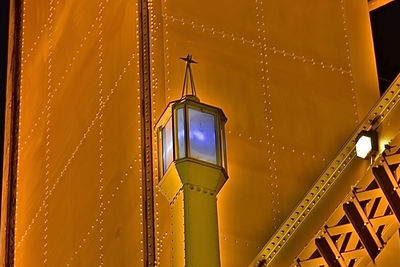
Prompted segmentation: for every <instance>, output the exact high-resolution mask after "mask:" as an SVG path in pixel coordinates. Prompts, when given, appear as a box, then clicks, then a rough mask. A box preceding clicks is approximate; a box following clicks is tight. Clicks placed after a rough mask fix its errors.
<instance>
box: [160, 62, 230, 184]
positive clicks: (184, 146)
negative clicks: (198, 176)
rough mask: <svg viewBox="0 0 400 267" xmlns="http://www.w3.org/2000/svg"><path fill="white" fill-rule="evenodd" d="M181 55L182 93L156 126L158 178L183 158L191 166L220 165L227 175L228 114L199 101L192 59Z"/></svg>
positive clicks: (219, 167)
mask: <svg viewBox="0 0 400 267" xmlns="http://www.w3.org/2000/svg"><path fill="white" fill-rule="evenodd" d="M182 59H184V60H185V61H186V62H187V64H186V71H185V78H184V85H183V90H182V97H181V99H179V100H176V101H172V102H170V103H169V104H168V106H167V108H166V109H165V110H164V112H163V114H162V115H161V117H160V119H159V121H158V122H157V124H156V127H155V128H156V131H157V139H158V140H157V143H158V162H159V164H158V169H159V178H160V180H161V179H162V178H163V177H164V176H166V174H167V173H168V171H169V169H170V168H171V166H173V167H172V168H176V166H177V165H178V164H179V163H183V162H190V163H192V165H191V166H192V169H195V168H193V164H197V165H202V166H206V167H210V168H216V169H219V170H220V171H222V172H224V173H225V176H226V177H225V178H227V175H226V168H227V166H226V148H225V130H224V126H225V123H226V121H227V118H226V117H225V115H224V113H223V111H222V110H221V109H220V108H217V107H213V106H210V105H207V104H204V103H201V102H200V100H199V98H198V97H197V96H196V90H195V87H194V82H193V76H192V72H191V67H190V63H195V62H194V61H193V60H192V58H191V56H190V55H188V56H187V57H186V58H182ZM189 87H191V90H189ZM178 171H179V170H178ZM192 176H193V175H192Z"/></svg>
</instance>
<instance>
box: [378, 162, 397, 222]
mask: <svg viewBox="0 0 400 267" xmlns="http://www.w3.org/2000/svg"><path fill="white" fill-rule="evenodd" d="M372 173H373V174H374V176H375V180H376V182H377V183H378V185H379V187H380V188H381V189H382V191H383V194H384V195H385V197H386V199H387V201H388V203H389V206H390V208H391V209H392V211H393V213H394V214H395V216H396V218H397V220H398V221H399V222H400V195H399V191H398V189H399V185H398V184H397V181H396V179H395V177H394V175H393V174H392V171H391V170H390V168H389V165H388V164H387V163H386V161H385V160H384V161H383V163H382V165H380V166H378V167H374V168H372Z"/></svg>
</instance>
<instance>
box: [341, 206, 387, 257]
mask: <svg viewBox="0 0 400 267" xmlns="http://www.w3.org/2000/svg"><path fill="white" fill-rule="evenodd" d="M343 210H344V212H345V214H346V216H347V218H348V219H349V221H350V223H351V224H352V225H353V227H354V229H355V230H356V232H357V234H358V236H359V238H360V240H361V242H362V244H363V245H364V247H365V249H366V250H367V252H368V254H369V256H370V257H371V259H375V258H376V256H378V254H379V252H380V250H381V249H382V244H381V242H380V241H379V238H378V236H377V235H376V233H375V232H374V229H373V228H372V226H371V223H370V222H369V221H368V218H367V217H366V216H365V214H364V211H363V210H362V208H361V206H360V205H359V203H358V202H357V201H352V202H347V203H345V204H343Z"/></svg>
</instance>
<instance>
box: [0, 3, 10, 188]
mask: <svg viewBox="0 0 400 267" xmlns="http://www.w3.org/2000/svg"><path fill="white" fill-rule="evenodd" d="M9 4H10V1H9V0H0V163H1V167H2V166H3V139H4V108H5V107H4V103H5V93H6V77H7V75H6V73H7V42H8V10H9ZM2 174H3V168H1V171H0V179H1V180H0V196H1V190H2V180H3V179H2V177H3V175H2Z"/></svg>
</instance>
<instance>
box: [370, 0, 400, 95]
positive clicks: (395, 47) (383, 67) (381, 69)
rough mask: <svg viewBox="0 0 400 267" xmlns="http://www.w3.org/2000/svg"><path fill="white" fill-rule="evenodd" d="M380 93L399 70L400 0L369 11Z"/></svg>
mask: <svg viewBox="0 0 400 267" xmlns="http://www.w3.org/2000/svg"><path fill="white" fill-rule="evenodd" d="M370 17H371V26H372V33H373V38H374V46H375V56H376V63H377V67H378V77H379V87H380V90H381V93H382V92H383V91H384V90H385V89H386V88H387V87H388V86H389V85H390V83H391V82H392V81H393V79H394V78H395V77H396V76H397V74H399V72H400V0H396V1H393V2H391V3H389V4H387V5H385V6H383V7H381V8H378V9H376V10H374V11H372V12H371V14H370Z"/></svg>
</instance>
